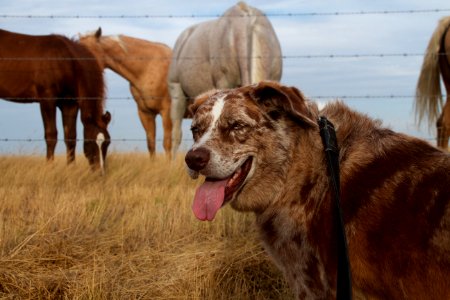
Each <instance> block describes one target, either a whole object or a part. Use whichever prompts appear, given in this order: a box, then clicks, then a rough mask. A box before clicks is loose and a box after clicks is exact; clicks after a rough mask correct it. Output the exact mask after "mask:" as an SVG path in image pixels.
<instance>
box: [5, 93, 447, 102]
mask: <svg viewBox="0 0 450 300" xmlns="http://www.w3.org/2000/svg"><path fill="white" fill-rule="evenodd" d="M424 96H425V95H421V97H424ZM430 96H431V97H436V96H437V97H443V98H445V97H446V95H445V94H441V95H430ZM415 97H416V95H397V94H386V95H370V94H369V95H337V96H336V95H306V98H307V99H309V100H316V99H317V100H335V99H340V100H346V99H348V100H367V99H412V98H415ZM164 98H166V97H163V96H147V97H145V98H142V100H155V99H164ZM195 98H196V97H184V98H183V99H187V100H194V99H195ZM0 99H7V100H11V101H17V102H21V101H73V100H88V101H90V100H92V101H98V100H101V99H103V98H99V97H2V96H1V95H0ZM171 99H178V97H171ZM128 100H134V98H133V97H132V96H121V97H119V96H115V97H106V101H128Z"/></svg>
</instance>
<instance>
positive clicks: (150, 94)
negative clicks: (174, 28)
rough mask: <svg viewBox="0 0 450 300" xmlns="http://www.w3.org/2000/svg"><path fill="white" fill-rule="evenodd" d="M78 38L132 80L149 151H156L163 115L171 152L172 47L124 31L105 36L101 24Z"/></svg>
mask: <svg viewBox="0 0 450 300" xmlns="http://www.w3.org/2000/svg"><path fill="white" fill-rule="evenodd" d="M79 41H80V43H81V44H83V45H85V46H86V47H88V49H89V50H91V51H92V53H94V54H95V56H96V57H97V58H98V61H99V62H100V65H101V67H102V68H109V69H111V70H113V71H114V72H115V73H117V74H119V75H120V76H122V77H123V78H125V79H126V80H128V82H129V83H130V91H131V94H132V95H133V98H134V100H135V101H136V104H137V108H138V114H139V118H140V120H141V123H142V125H143V126H144V130H145V132H146V135H147V147H148V151H149V152H150V155H153V154H154V153H155V135H156V122H155V118H156V115H157V114H160V115H161V118H162V124H163V130H164V141H163V147H164V150H165V152H166V154H167V155H169V156H170V153H171V144H172V140H171V134H172V121H171V119H170V105H171V101H170V96H169V90H168V87H167V73H168V70H169V64H170V60H171V56H172V50H171V49H170V48H169V47H168V46H166V45H164V44H161V43H155V42H150V41H146V40H142V39H138V38H133V37H129V36H125V35H117V36H102V30H101V28H99V29H98V30H97V31H96V32H95V33H92V34H86V35H80V36H79Z"/></svg>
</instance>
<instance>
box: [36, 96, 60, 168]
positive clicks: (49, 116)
mask: <svg viewBox="0 0 450 300" xmlns="http://www.w3.org/2000/svg"><path fill="white" fill-rule="evenodd" d="M39 105H40V107H41V115H42V120H43V121H44V136H45V142H46V143H47V160H53V159H54V156H55V148H56V142H57V138H58V131H57V129H56V104H55V102H54V101H50V100H48V101H47V100H42V101H41V102H40V103H39Z"/></svg>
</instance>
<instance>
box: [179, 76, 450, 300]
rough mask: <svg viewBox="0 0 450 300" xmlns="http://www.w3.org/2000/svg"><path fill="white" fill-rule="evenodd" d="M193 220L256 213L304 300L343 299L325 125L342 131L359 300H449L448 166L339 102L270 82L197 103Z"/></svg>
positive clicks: (190, 156)
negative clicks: (227, 211)
mask: <svg viewBox="0 0 450 300" xmlns="http://www.w3.org/2000/svg"><path fill="white" fill-rule="evenodd" d="M191 109H192V112H193V113H194V118H193V122H192V133H193V136H194V145H193V146H192V149H191V150H190V151H189V152H188V153H187V154H186V158H185V160H186V163H187V165H188V167H189V169H190V170H189V173H190V175H191V176H192V177H194V178H195V177H197V176H198V174H199V173H200V174H201V175H204V176H205V177H206V179H205V183H204V184H202V185H201V186H200V187H199V188H198V190H197V192H196V195H195V200H194V204H193V211H194V213H195V215H196V216H197V218H199V219H201V220H212V219H213V218H214V216H215V214H216V212H217V211H218V210H219V209H220V208H221V207H222V206H223V205H225V204H226V203H229V204H230V205H231V206H232V207H233V208H234V209H236V210H238V211H252V212H254V213H255V214H256V222H257V225H258V227H259V229H260V233H261V237H262V239H263V242H264V246H265V248H266V250H267V251H268V253H269V254H270V256H271V257H272V258H273V259H274V261H275V262H276V264H277V265H278V266H279V268H280V269H281V270H282V271H283V273H284V275H285V277H286V279H287V280H288V282H289V284H290V286H291V288H292V289H293V292H294V294H295V296H296V298H298V299H329V298H334V297H336V288H335V286H336V269H337V251H336V243H337V239H336V228H335V224H336V222H335V221H336V220H335V218H336V215H335V214H334V212H333V208H334V203H333V201H334V199H333V190H332V188H331V185H330V180H329V176H328V172H327V164H326V160H325V154H324V150H323V146H322V140H321V137H320V134H319V128H318V125H317V119H318V117H319V115H320V116H325V117H326V118H328V119H329V120H330V121H331V122H332V123H333V124H334V125H335V127H336V134H337V139H338V145H339V149H340V169H341V172H340V181H341V207H342V210H343V218H344V223H345V228H346V234H347V239H348V245H349V257H350V265H351V271H352V283H353V294H354V296H361V297H366V298H370V299H406V298H407V299H450V204H449V202H450V155H449V154H447V153H444V152H442V151H440V150H438V149H436V148H434V147H432V146H431V145H429V144H428V143H426V142H424V141H421V140H419V139H416V138H413V137H408V136H406V135H404V134H400V133H395V132H393V131H391V130H389V129H386V128H383V127H382V126H381V124H380V122H379V121H375V120H372V119H370V118H369V117H367V116H365V115H362V114H360V113H357V112H355V111H352V110H350V109H349V108H348V107H347V106H345V105H344V104H342V103H340V102H336V103H332V104H328V105H327V106H325V108H324V109H323V110H322V111H320V112H319V111H318V109H317V106H316V105H315V104H314V103H312V102H309V101H307V100H305V98H304V97H303V95H302V94H301V92H300V91H299V90H297V89H296V88H294V87H286V86H282V85H280V84H278V83H275V82H261V83H259V84H256V85H251V86H245V87H241V88H236V89H230V90H220V91H211V92H208V93H205V94H203V95H201V96H199V97H198V98H197V99H196V101H195V102H194V104H193V105H192V107H191Z"/></svg>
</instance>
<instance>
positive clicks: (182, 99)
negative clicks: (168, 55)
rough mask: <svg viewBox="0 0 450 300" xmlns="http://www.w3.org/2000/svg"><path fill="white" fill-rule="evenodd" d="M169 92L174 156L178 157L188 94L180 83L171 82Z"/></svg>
mask: <svg viewBox="0 0 450 300" xmlns="http://www.w3.org/2000/svg"><path fill="white" fill-rule="evenodd" d="M169 92H170V97H171V98H172V105H171V108H170V118H171V119H172V157H173V158H175V157H176V153H177V150H178V147H179V146H180V144H181V138H182V131H181V122H182V121H183V116H184V114H185V112H186V106H187V102H186V96H185V95H184V93H183V90H182V89H181V85H180V84H179V83H174V82H169Z"/></svg>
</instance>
